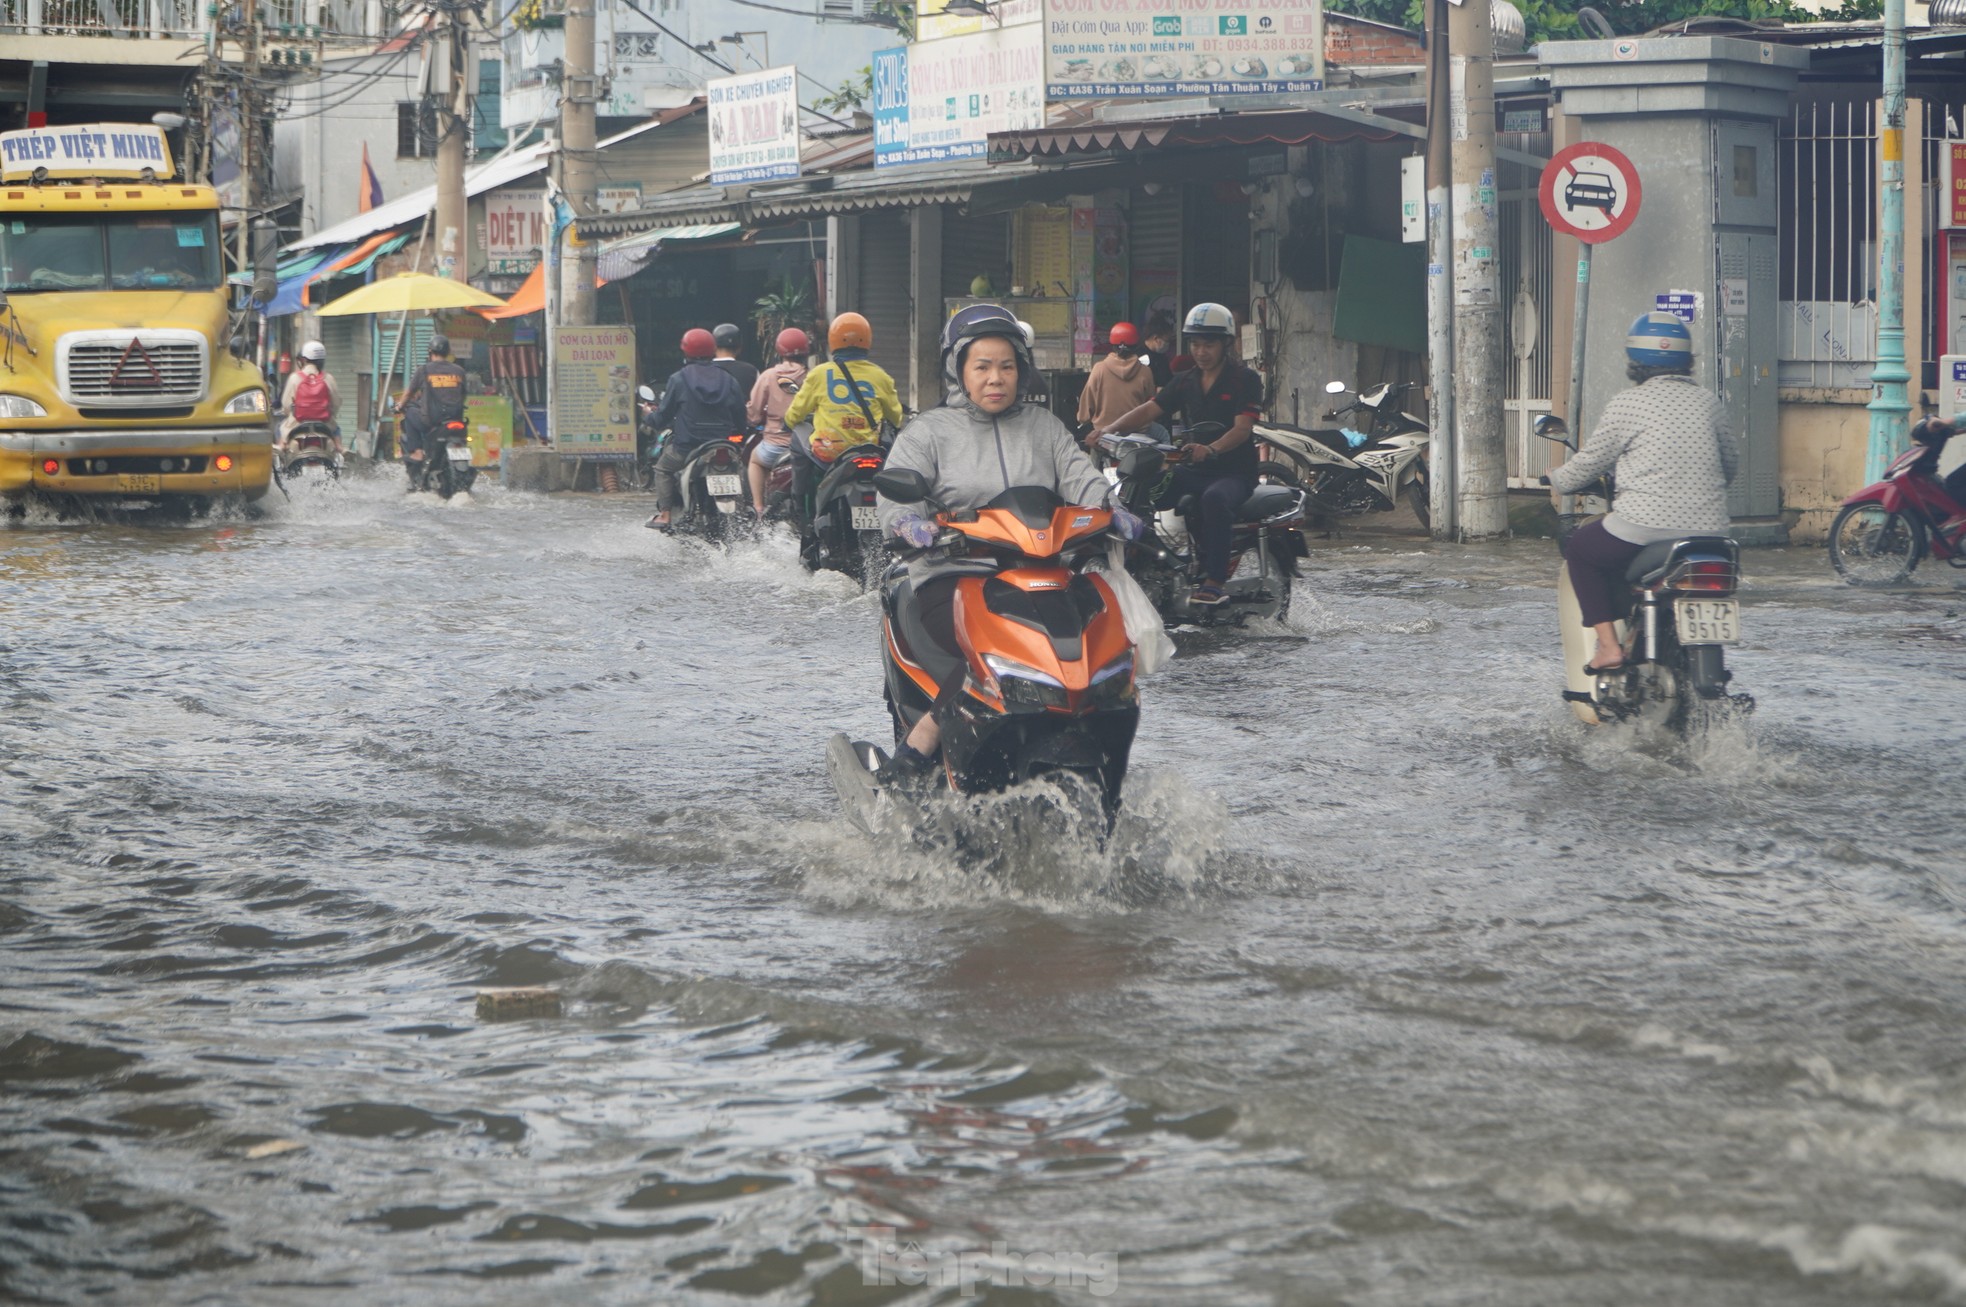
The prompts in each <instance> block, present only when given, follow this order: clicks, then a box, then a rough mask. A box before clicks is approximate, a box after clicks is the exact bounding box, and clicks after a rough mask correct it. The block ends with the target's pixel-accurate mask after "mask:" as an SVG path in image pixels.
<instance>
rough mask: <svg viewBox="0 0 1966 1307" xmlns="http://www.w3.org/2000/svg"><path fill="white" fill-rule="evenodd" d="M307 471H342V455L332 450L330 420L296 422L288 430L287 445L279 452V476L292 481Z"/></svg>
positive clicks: (336, 473)
mask: <svg viewBox="0 0 1966 1307" xmlns="http://www.w3.org/2000/svg"><path fill="white" fill-rule="evenodd" d="M309 473H320V474H324V475H326V476H329V477H339V476H340V475H341V455H340V454H339V453H337V452H336V451H335V429H334V424H333V423H330V422H316V421H308V422H296V423H294V429H293V430H292V431H289V432H288V433H287V439H286V446H285V448H284V449H283V450H282V451H281V454H280V476H281V478H282V479H283V480H286V481H292V480H294V479H296V478H297V477H300V476H303V475H306V474H309Z"/></svg>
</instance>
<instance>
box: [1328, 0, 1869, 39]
mask: <svg viewBox="0 0 1966 1307" xmlns="http://www.w3.org/2000/svg"><path fill="white" fill-rule="evenodd" d="M1512 3H1513V4H1514V5H1515V7H1516V8H1518V9H1520V10H1521V11H1522V21H1523V26H1524V27H1526V28H1527V29H1528V33H1529V44H1531V45H1535V44H1536V43H1537V42H1538V41H1574V40H1580V39H1588V38H1589V36H1590V35H1591V34H1590V32H1589V30H1588V29H1586V28H1584V27H1582V26H1581V25H1580V24H1579V23H1578V20H1577V11H1578V10H1579V9H1580V8H1583V6H1582V5H1581V4H1579V3H1577V2H1576V0H1512ZM1328 7H1329V8H1332V9H1335V10H1338V11H1340V12H1342V13H1348V14H1356V15H1358V16H1359V17H1360V18H1370V19H1374V20H1375V21H1377V22H1381V23H1394V24H1397V25H1399V26H1401V27H1412V28H1418V27H1420V26H1421V25H1422V23H1423V22H1424V16H1425V0H1328ZM1590 7H1591V8H1593V9H1595V10H1597V12H1598V13H1600V14H1602V15H1604V18H1605V21H1606V22H1608V23H1610V24H1611V30H1612V31H1613V32H1616V33H1617V34H1618V35H1620V36H1642V35H1644V34H1645V33H1647V32H1651V31H1656V30H1657V29H1659V28H1661V27H1666V26H1669V25H1671V24H1673V23H1678V22H1684V21H1685V20H1686V19H1689V18H1740V19H1745V20H1748V21H1754V20H1757V19H1776V20H1779V21H1782V22H1788V23H1816V22H1849V21H1853V20H1857V19H1864V18H1877V17H1879V16H1881V15H1882V14H1883V12H1884V2H1883V0H1843V5H1842V7H1841V8H1839V9H1826V10H1824V11H1823V12H1822V13H1820V14H1815V13H1811V12H1809V11H1808V10H1806V9H1803V8H1802V7H1801V6H1799V5H1797V4H1795V3H1793V0H1597V3H1595V4H1593V5H1591V6H1590Z"/></svg>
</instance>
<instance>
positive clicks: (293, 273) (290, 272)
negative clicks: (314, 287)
mask: <svg viewBox="0 0 1966 1307" xmlns="http://www.w3.org/2000/svg"><path fill="white" fill-rule="evenodd" d="M351 248H353V247H352V246H348V245H332V246H329V247H328V248H327V249H324V250H308V251H307V252H305V253H304V254H302V255H301V256H300V257H299V258H297V259H287V260H286V261H284V262H283V263H281V264H280V266H279V267H278V268H276V269H275V270H274V273H273V275H274V277H275V279H276V280H277V282H278V286H279V289H278V290H276V291H275V292H274V294H273V298H272V299H271V300H270V301H268V302H267V305H266V316H267V317H269V318H279V317H285V316H286V315H287V314H289V313H298V312H300V310H301V303H300V292H301V288H302V287H304V286H305V285H307V283H308V282H309V281H311V280H312V279H313V277H314V274H315V273H316V272H318V271H320V269H321V266H322V265H323V264H325V263H328V262H329V261H331V260H333V259H337V258H340V257H341V256H342V255H344V254H346V253H348V251H349V250H350V249H351ZM226 280H228V281H230V282H231V283H232V284H233V285H235V286H250V285H252V284H253V274H252V273H250V272H235V273H233V274H232V275H231V276H230V277H228V278H227V279H226Z"/></svg>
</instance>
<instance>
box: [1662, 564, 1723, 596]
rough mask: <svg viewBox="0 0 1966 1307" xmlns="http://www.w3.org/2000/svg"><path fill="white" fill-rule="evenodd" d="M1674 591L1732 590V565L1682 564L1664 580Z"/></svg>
mask: <svg viewBox="0 0 1966 1307" xmlns="http://www.w3.org/2000/svg"><path fill="white" fill-rule="evenodd" d="M1666 584H1667V585H1668V586H1671V587H1672V588H1673V589H1675V590H1709V591H1729V590H1732V589H1733V588H1734V565H1733V564H1732V563H1713V562H1709V563H1682V564H1680V565H1679V566H1678V567H1676V568H1674V569H1673V571H1672V575H1671V576H1668V577H1667V578H1666Z"/></svg>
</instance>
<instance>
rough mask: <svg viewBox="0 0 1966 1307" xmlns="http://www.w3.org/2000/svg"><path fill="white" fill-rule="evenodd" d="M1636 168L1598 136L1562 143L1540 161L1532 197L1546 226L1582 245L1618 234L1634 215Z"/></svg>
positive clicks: (1637, 195)
mask: <svg viewBox="0 0 1966 1307" xmlns="http://www.w3.org/2000/svg"><path fill="white" fill-rule="evenodd" d="M1642 195H1643V191H1642V190H1641V189H1640V187H1639V184H1638V169H1637V168H1635V167H1633V166H1632V161H1631V160H1630V159H1627V158H1626V157H1625V156H1624V155H1623V154H1622V153H1620V152H1619V151H1617V150H1614V149H1612V148H1611V147H1610V146H1608V145H1604V144H1601V143H1599V142H1597V141H1579V142H1577V144H1575V145H1569V146H1565V147H1564V148H1563V149H1562V150H1559V151H1558V152H1557V155H1556V157H1555V158H1554V159H1551V160H1550V161H1549V163H1548V164H1546V165H1544V167H1543V179H1542V181H1541V182H1540V183H1539V184H1538V186H1537V187H1536V197H1537V199H1538V200H1540V201H1541V203H1542V206H1543V216H1544V217H1545V218H1547V219H1549V223H1550V226H1552V227H1554V228H1556V229H1557V230H1558V231H1560V232H1564V233H1567V234H1568V235H1571V236H1575V237H1576V238H1577V239H1578V240H1580V241H1583V242H1584V243H1585V244H1586V245H1600V244H1602V243H1604V242H1605V241H1608V240H1612V239H1614V238H1616V237H1619V236H1622V235H1624V234H1625V232H1626V231H1627V230H1628V229H1629V228H1630V227H1631V225H1632V220H1633V219H1634V218H1636V217H1638V202H1639V200H1640V198H1641V197H1642Z"/></svg>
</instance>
